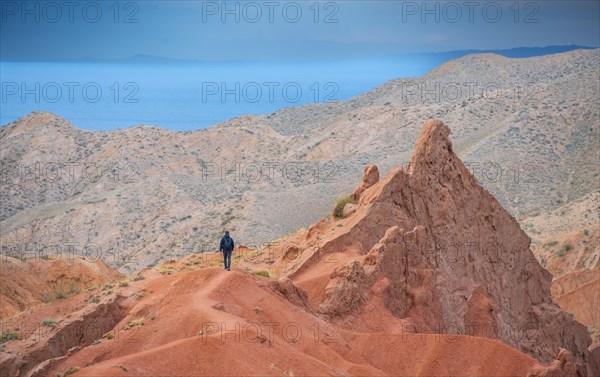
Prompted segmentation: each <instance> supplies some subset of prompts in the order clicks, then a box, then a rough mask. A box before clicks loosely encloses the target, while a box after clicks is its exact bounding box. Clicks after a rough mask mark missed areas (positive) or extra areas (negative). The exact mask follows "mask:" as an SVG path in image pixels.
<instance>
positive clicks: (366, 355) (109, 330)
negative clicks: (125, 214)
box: [0, 121, 596, 377]
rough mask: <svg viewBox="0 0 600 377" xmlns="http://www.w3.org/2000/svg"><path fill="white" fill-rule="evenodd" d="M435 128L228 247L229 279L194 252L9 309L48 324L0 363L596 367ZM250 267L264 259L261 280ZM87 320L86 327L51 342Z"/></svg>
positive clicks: (200, 370)
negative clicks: (277, 230) (286, 226)
mask: <svg viewBox="0 0 600 377" xmlns="http://www.w3.org/2000/svg"><path fill="white" fill-rule="evenodd" d="M449 133H450V129H449V128H448V127H447V126H446V125H444V124H443V123H442V122H440V121H429V122H426V123H425V125H424V127H423V131H422V133H421V135H420V136H419V138H418V140H417V142H416V145H415V149H414V152H413V154H412V157H411V160H410V165H409V166H410V169H407V170H403V169H402V168H397V169H394V170H392V171H391V172H389V173H388V174H387V175H386V176H385V177H384V178H383V179H381V180H379V179H378V176H377V173H376V169H375V168H374V167H369V168H367V169H366V170H365V172H366V174H365V178H364V179H363V183H362V186H361V187H363V188H364V190H362V189H361V190H357V191H356V193H357V196H358V197H359V198H358V202H357V203H355V204H352V203H348V204H346V207H352V206H355V207H352V208H353V211H354V212H353V213H350V214H349V215H348V217H346V218H343V219H337V218H335V217H331V218H329V219H323V220H321V221H320V222H318V223H316V224H314V225H313V226H311V227H310V228H309V229H308V230H300V231H298V232H295V233H294V234H292V235H290V236H288V237H285V238H282V239H280V240H277V241H276V242H274V243H273V248H271V249H268V250H264V249H258V250H255V249H248V248H245V247H241V248H240V250H238V251H237V253H238V254H239V253H241V254H242V257H243V259H244V260H242V261H239V262H236V265H235V267H234V269H233V270H232V271H231V272H229V271H225V270H223V269H222V268H221V267H220V266H219V267H210V266H211V265H215V263H216V265H218V263H219V258H220V256H219V255H218V254H214V255H213V254H208V255H205V254H195V255H190V256H187V257H186V258H184V259H183V260H181V261H168V262H166V263H165V264H164V265H161V266H159V267H156V268H154V269H146V270H144V271H142V272H141V273H140V275H138V277H137V278H132V279H131V281H129V282H127V284H125V283H124V282H122V283H120V284H118V285H114V284H110V285H107V286H105V287H104V288H102V289H100V288H98V289H94V290H91V291H90V292H89V296H90V300H89V301H88V302H85V301H84V300H82V297H81V296H73V297H70V298H67V299H65V300H64V301H63V302H52V303H50V304H48V305H41V306H38V307H35V308H33V309H32V310H31V312H30V313H21V315H20V316H18V317H16V318H14V320H15V322H17V323H21V324H24V323H29V321H33V323H35V322H38V323H39V321H40V318H43V317H42V314H43V315H52V316H53V318H54V319H55V320H56V322H57V323H58V324H60V326H56V327H53V328H52V329H51V330H49V331H48V333H47V334H45V335H46V336H44V337H41V338H36V337H35V334H28V333H27V332H25V334H24V335H23V336H22V337H21V338H22V340H12V341H10V342H8V343H6V345H5V351H8V352H2V353H1V354H0V367H1V370H3V371H7V373H9V374H10V375H17V376H29V377H37V376H45V375H56V374H57V373H65V372H68V373H72V374H73V375H74V376H120V375H123V376H126V375H161V376H171V375H173V376H174V375H179V376H181V375H190V376H191V375H196V376H197V375H210V376H214V375H273V376H275V375H277V376H281V375H284V376H301V375H319V376H321V375H323V376H354V375H361V376H371V375H377V376H398V375H410V376H432V375H436V376H457V375H460V376H477V377H479V376H486V375H511V376H527V377H535V376H544V377H551V376H557V377H558V376H569V377H575V376H592V375H595V373H596V371H595V370H594V369H593V364H591V363H590V362H589V353H588V350H587V347H588V345H589V344H590V343H591V339H590V337H589V334H588V333H587V331H586V329H585V327H584V326H583V325H581V324H579V323H577V322H576V321H574V320H573V318H572V316H571V315H569V314H566V313H564V312H562V311H561V310H560V309H559V307H558V306H557V305H556V304H554V303H553V302H552V300H551V297H550V281H551V275H550V274H549V273H548V272H547V271H546V270H544V269H543V268H542V267H541V266H540V265H539V263H538V262H537V261H536V260H535V258H534V257H533V254H532V252H531V250H530V249H529V244H530V239H529V238H528V236H527V235H526V234H525V233H524V232H523V231H522V230H521V229H520V228H519V225H518V223H517V221H516V220H515V219H514V217H512V216H511V215H510V214H509V213H508V212H507V211H506V210H504V209H503V208H502V207H501V205H500V204H499V202H498V201H497V200H496V199H494V197H493V196H492V195H491V194H489V193H488V192H487V191H486V190H485V189H483V188H482V187H481V186H480V185H479V184H478V183H477V181H476V179H475V177H474V176H473V175H472V174H471V173H470V172H469V171H468V170H467V168H466V167H465V166H464V165H463V163H462V162H461V161H460V159H459V158H458V157H457V156H456V155H455V154H454V152H453V147H452V144H451V143H450V140H449V139H448V137H449ZM361 191H362V192H361ZM346 212H347V213H349V212H352V211H350V210H348V211H346ZM466 241H470V243H469V246H468V247H465V246H463V243H465V242H466ZM198 258H201V260H198ZM195 262H198V263H195ZM251 266H255V267H256V268H264V266H272V268H271V269H270V270H271V271H270V275H271V276H273V279H270V278H267V277H260V276H257V275H255V274H251V273H250V272H249V271H247V270H249V269H251V268H252V267H251ZM259 266H260V267H259ZM69 304H71V305H73V306H74V310H73V312H72V313H71V314H68V315H66V316H63V315H62V314H61V313H63V310H64V309H65V308H66V307H68V306H69ZM100 318H102V320H100ZM86 323H96V326H94V330H95V331H94V332H90V331H88V332H82V333H81V335H80V336H76V337H68V336H66V334H67V333H68V332H69V331H74V332H75V333H77V334H79V332H81V331H82V328H85V324H86ZM63 324H64V325H65V326H64V327H63V326H62V325H63ZM76 324H80V326H79V327H77V325H76ZM24 327H25V328H27V329H29V328H31V326H24ZM78 331H79V332H78ZM94 336H95V338H94ZM32 350H33V351H32ZM224 360H228V361H229V362H224Z"/></svg>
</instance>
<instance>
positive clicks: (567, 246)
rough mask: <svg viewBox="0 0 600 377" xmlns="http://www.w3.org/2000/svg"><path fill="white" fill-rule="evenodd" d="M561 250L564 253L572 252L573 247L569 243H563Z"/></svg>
mask: <svg viewBox="0 0 600 377" xmlns="http://www.w3.org/2000/svg"><path fill="white" fill-rule="evenodd" d="M563 250H564V251H571V250H573V245H572V244H571V243H569V242H565V243H564V244H563Z"/></svg>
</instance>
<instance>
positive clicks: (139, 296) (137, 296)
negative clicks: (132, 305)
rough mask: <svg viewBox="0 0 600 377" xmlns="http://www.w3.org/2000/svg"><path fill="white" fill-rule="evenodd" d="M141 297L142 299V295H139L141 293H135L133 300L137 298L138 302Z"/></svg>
mask: <svg viewBox="0 0 600 377" xmlns="http://www.w3.org/2000/svg"><path fill="white" fill-rule="evenodd" d="M143 297H144V295H143V294H141V293H136V294H135V298H137V299H138V300H141V299H142V298H143Z"/></svg>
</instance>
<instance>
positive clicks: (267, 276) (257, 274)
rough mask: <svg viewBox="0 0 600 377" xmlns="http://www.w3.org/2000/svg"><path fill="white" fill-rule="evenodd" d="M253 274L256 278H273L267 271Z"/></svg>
mask: <svg viewBox="0 0 600 377" xmlns="http://www.w3.org/2000/svg"><path fill="white" fill-rule="evenodd" d="M253 274H254V275H256V276H264V277H266V278H270V277H271V274H270V273H269V271H266V270H262V271H256V272H254V273H253Z"/></svg>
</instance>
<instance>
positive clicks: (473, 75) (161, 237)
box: [0, 50, 600, 272]
mask: <svg viewBox="0 0 600 377" xmlns="http://www.w3.org/2000/svg"><path fill="white" fill-rule="evenodd" d="M598 54H599V50H585V51H583V50H577V51H572V52H569V53H564V54H556V55H548V56H542V57H535V58H527V59H508V58H504V57H501V56H497V55H493V54H480V55H469V56H465V57H463V58H460V59H458V60H456V61H451V62H448V63H446V64H444V65H442V66H440V67H438V68H436V69H434V70H433V71H432V72H430V73H428V74H427V75H424V76H422V77H419V78H415V79H399V80H393V81H390V82H388V83H386V84H384V85H382V86H381V87H378V88H376V89H374V90H372V91H371V92H368V93H366V94H364V95H361V96H358V97H355V98H352V99H349V100H346V101H340V102H336V103H322V104H312V105H307V106H301V107H295V108H286V109H282V110H280V111H277V112H275V113H273V114H270V115H268V116H244V117H240V118H236V119H233V120H231V121H229V122H226V123H223V124H220V125H216V126H214V127H210V128H208V129H205V130H199V131H194V132H171V131H167V130H163V129H160V128H157V127H148V126H138V127H133V128H130V129H127V130H119V131H113V132H91V131H83V130H79V129H77V128H76V127H74V126H72V125H71V124H69V123H68V122H66V121H65V120H63V119H61V118H59V117H57V116H55V115H52V114H48V113H43V112H38V113H32V114H30V115H27V116H25V117H23V118H22V119H20V120H18V121H16V122H13V123H11V124H8V125H6V126H4V127H2V128H0V145H1V147H2V148H1V150H0V161H1V162H2V169H3V170H2V185H1V187H0V198H1V199H2V200H1V207H0V239H1V240H2V242H3V244H4V245H13V246H14V250H11V251H9V252H10V253H14V254H17V255H18V254H19V253H20V251H21V250H20V249H22V246H23V245H26V244H34V243H35V244H39V245H40V247H41V248H44V247H47V246H48V244H60V245H67V244H70V245H76V249H77V250H78V251H79V252H80V253H81V254H86V253H87V254H93V255H96V256H99V257H102V258H104V259H105V260H107V261H108V262H109V263H111V264H112V265H114V266H116V267H119V268H120V269H121V271H124V272H132V271H137V270H139V269H140V268H143V267H145V266H148V265H153V264H155V263H157V262H159V261H164V260H167V259H169V258H172V257H180V256H183V255H186V254H188V253H190V252H198V251H201V250H207V249H208V250H212V249H213V248H214V247H215V241H216V240H218V235H219V234H220V232H221V230H222V229H223V228H228V229H230V230H233V231H234V232H235V235H236V238H237V239H238V240H239V241H240V242H242V243H245V244H252V245H260V244H262V243H264V242H268V241H269V240H272V239H274V238H278V237H281V236H283V235H285V234H287V233H288V232H290V231H293V230H295V229H298V228H301V227H305V226H307V225H309V224H311V223H312V222H315V221H317V220H318V219H319V218H320V217H322V216H323V215H325V213H324V211H323V209H324V208H328V206H329V203H331V202H332V201H334V200H335V199H336V198H337V197H338V196H340V195H341V194H342V193H345V192H348V191H349V190H350V189H351V188H352V186H353V182H355V181H356V180H357V179H360V175H359V174H358V173H357V172H359V171H361V169H362V168H363V167H364V165H367V164H377V165H378V166H379V168H380V170H381V172H382V173H383V174H385V173H386V172H388V171H389V170H390V169H392V168H394V167H396V166H402V165H405V164H406V162H407V161H408V159H409V157H410V156H409V153H410V150H411V148H412V145H413V143H414V141H415V140H416V138H417V135H418V133H419V129H420V124H421V123H422V122H423V121H424V120H425V119H429V118H432V117H443V118H444V119H445V121H446V122H447V124H448V125H449V126H450V127H451V129H452V131H453V135H454V138H455V139H454V140H455V150H456V151H457V153H458V155H459V156H460V157H461V158H462V159H463V161H465V164H466V165H467V166H468V167H469V168H470V170H471V171H473V172H474V173H475V175H476V176H477V178H478V180H479V181H480V182H481V183H482V185H483V186H484V187H485V188H486V189H488V190H489V191H490V192H491V193H492V194H494V195H495V196H496V197H497V198H498V200H499V201H500V203H501V204H502V205H503V206H504V207H505V208H507V209H508V210H509V212H510V213H512V214H513V215H515V216H516V217H517V218H519V219H520V218H522V217H524V216H534V215H536V214H539V215H542V214H543V213H545V211H548V210H552V209H554V208H556V207H558V206H560V205H563V204H564V203H570V202H571V201H573V200H577V199H578V198H581V197H583V196H584V195H587V194H589V193H590V192H592V191H594V190H596V189H597V188H598V187H597V186H598V184H597V183H598V177H599V172H598V166H597V164H596V162H597V160H598V150H597V148H596V146H597V145H598V141H599V129H600V127H599V126H600V116H599V113H598V106H597V105H598V103H597V98H598V96H599V85H598V80H599V79H598V77H599V76H600V71H599V67H598V64H597V62H598V59H599V55H598ZM89 245H91V246H90V247H88V246H89ZM11 247H12V246H11ZM65 247H66V246H65Z"/></svg>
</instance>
